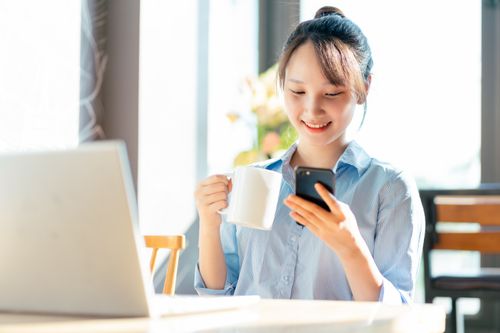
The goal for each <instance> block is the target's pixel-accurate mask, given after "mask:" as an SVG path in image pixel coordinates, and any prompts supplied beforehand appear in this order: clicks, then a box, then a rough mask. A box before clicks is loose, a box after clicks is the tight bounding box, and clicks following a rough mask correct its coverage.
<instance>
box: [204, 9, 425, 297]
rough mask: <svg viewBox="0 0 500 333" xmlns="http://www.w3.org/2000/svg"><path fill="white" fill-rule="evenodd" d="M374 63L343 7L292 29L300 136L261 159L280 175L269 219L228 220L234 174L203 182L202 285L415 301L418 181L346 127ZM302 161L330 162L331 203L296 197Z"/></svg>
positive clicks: (290, 56) (289, 54)
mask: <svg viewBox="0 0 500 333" xmlns="http://www.w3.org/2000/svg"><path fill="white" fill-rule="evenodd" d="M372 65H373V61H372V57H371V51H370V48H369V46H368V42H367V39H366V37H365V36H364V34H363V33H362V31H361V30H360V29H359V27H358V26H357V25H355V24H354V23H353V22H352V21H350V20H349V19H347V18H346V17H345V16H344V14H343V13H342V12H341V11H340V10H339V9H337V8H334V7H323V8H321V9H320V10H318V12H317V13H316V15H315V18H314V19H313V20H310V21H306V22H302V23H301V24H299V25H298V26H297V27H296V29H295V30H294V31H293V32H292V34H291V35H290V37H289V38H288V40H287V42H286V43H285V46H284V49H283V53H282V55H281V57H280V61H279V70H278V79H279V83H280V86H281V88H282V90H283V93H284V101H285V111H286V112H287V115H288V117H289V120H290V123H291V124H292V125H293V126H294V127H295V129H296V130H297V132H298V135H299V140H298V141H297V142H296V143H295V144H294V145H292V146H291V147H290V148H289V150H288V151H287V152H286V153H285V154H284V155H283V156H282V157H281V158H279V159H277V160H270V161H267V162H265V163H264V164H263V165H262V167H264V168H266V169H269V170H274V171H277V172H281V173H282V174H283V182H282V186H281V192H280V196H281V199H282V200H281V203H280V204H279V205H278V208H277V211H276V218H275V221H274V224H273V229H272V230H271V231H261V230H253V229H248V228H245V227H241V226H236V225H233V224H228V223H222V221H221V216H220V215H219V214H218V213H217V211H218V210H220V209H222V208H224V207H226V206H227V195H228V193H229V192H230V187H231V186H230V181H228V179H227V178H226V177H225V176H223V175H214V176H211V177H209V178H207V179H205V180H204V181H202V182H201V183H200V184H199V185H198V187H197V190H196V193H195V198H196V203H197V208H198V213H199V217H200V241H199V247H200V250H199V264H198V267H197V270H196V276H195V288H196V289H197V291H198V292H199V293H200V294H229V295H233V294H234V295H241V294H258V295H260V296H262V297H265V298H303V299H332V300H358V301H383V302H387V303H408V302H410V301H411V300H412V295H413V291H414V288H415V280H416V275H417V269H418V266H419V261H420V254H421V251H422V244H423V239H424V227H425V223H424V217H423V211H422V205H421V202H420V199H419V196H418V191H417V188H416V186H415V184H414V182H413V181H412V180H411V179H409V178H408V177H407V176H406V175H405V173H403V172H401V171H399V170H396V169H395V168H394V167H392V166H391V165H389V164H387V163H383V162H381V161H379V160H377V159H374V158H372V157H370V156H368V154H367V153H366V152H365V151H364V150H363V149H362V148H361V147H360V146H359V144H357V143H356V142H355V141H349V140H348V138H347V135H346V129H347V127H348V126H349V124H350V123H351V122H352V119H353V115H354V112H355V110H356V105H358V104H365V112H366V100H367V96H368V91H369V87H370V82H371V73H370V71H371V68H372ZM297 166H309V167H318V168H329V169H332V170H333V172H334V173H335V184H336V185H335V197H334V196H333V195H331V194H330V193H328V192H327V191H326V190H325V188H323V187H322V186H321V185H320V184H317V185H316V190H317V191H318V193H319V194H320V195H321V197H322V198H323V200H324V201H325V202H326V203H327V205H328V207H329V208H330V211H327V210H325V209H323V208H321V207H319V206H317V205H315V204H313V203H311V202H308V201H306V200H303V199H301V198H299V197H297V196H295V195H293V193H294V183H295V180H294V172H293V170H294V168H295V167H297ZM295 221H297V222H299V223H300V224H297V223H296V222H295Z"/></svg>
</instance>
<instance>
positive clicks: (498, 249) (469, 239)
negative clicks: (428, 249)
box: [433, 231, 500, 253]
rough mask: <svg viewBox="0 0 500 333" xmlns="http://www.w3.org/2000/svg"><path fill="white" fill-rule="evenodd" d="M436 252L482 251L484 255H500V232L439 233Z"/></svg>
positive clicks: (435, 245)
mask: <svg viewBox="0 0 500 333" xmlns="http://www.w3.org/2000/svg"><path fill="white" fill-rule="evenodd" d="M433 248H434V249H436V250H463V251H480V252H482V253H500V232H499V231H494V232H480V233H470V232H463V233H459V232H442V233H439V235H438V239H437V242H436V243H435V244H434V247H433Z"/></svg>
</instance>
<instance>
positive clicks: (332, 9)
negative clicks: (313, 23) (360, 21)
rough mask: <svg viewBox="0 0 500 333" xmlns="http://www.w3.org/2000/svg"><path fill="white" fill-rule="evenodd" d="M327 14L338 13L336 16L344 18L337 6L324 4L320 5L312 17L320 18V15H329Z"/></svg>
mask: <svg viewBox="0 0 500 333" xmlns="http://www.w3.org/2000/svg"><path fill="white" fill-rule="evenodd" d="M329 15H338V16H340V17H342V18H345V15H344V13H343V12H342V11H341V10H340V9H338V8H337V7H333V6H324V7H321V8H320V9H318V11H317V12H316V15H314V18H315V19H318V18H321V17H324V16H329Z"/></svg>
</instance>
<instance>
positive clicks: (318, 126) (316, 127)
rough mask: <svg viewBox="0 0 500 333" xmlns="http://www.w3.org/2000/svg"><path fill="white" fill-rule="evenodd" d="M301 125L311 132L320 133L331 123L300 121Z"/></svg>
mask: <svg viewBox="0 0 500 333" xmlns="http://www.w3.org/2000/svg"><path fill="white" fill-rule="evenodd" d="M302 123H303V124H304V125H306V127H307V128H308V129H309V130H310V131H312V132H322V131H324V130H326V129H327V128H328V126H329V125H330V124H331V123H332V122H331V121H328V122H325V123H310V122H307V121H304V120H302Z"/></svg>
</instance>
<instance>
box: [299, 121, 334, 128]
mask: <svg viewBox="0 0 500 333" xmlns="http://www.w3.org/2000/svg"><path fill="white" fill-rule="evenodd" d="M304 124H306V125H307V127H311V128H323V127H326V126H328V125H329V124H330V122H327V123H324V124H311V123H308V122H305V121H304Z"/></svg>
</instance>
